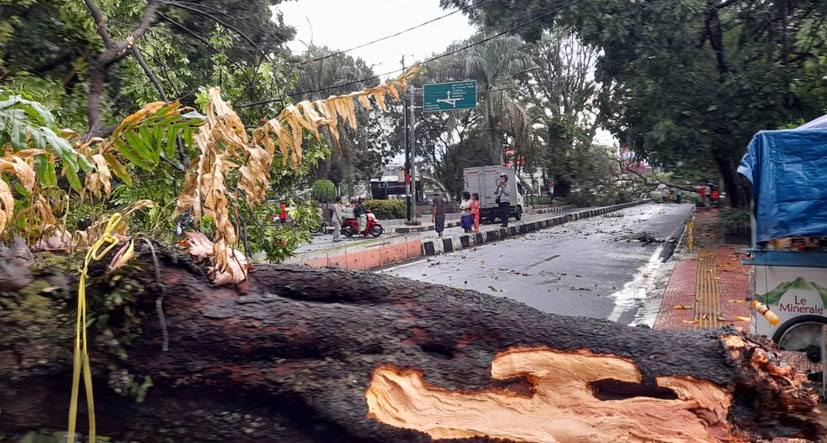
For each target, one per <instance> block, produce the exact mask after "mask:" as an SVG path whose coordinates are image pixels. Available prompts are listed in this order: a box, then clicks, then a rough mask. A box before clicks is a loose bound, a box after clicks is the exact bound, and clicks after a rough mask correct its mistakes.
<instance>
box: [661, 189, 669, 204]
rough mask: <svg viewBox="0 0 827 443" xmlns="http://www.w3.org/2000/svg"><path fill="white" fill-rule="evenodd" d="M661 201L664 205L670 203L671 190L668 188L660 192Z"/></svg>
mask: <svg viewBox="0 0 827 443" xmlns="http://www.w3.org/2000/svg"><path fill="white" fill-rule="evenodd" d="M660 201H661V202H663V203H669V188H667V187H666V186H664V187H663V188H662V189H661V190H660Z"/></svg>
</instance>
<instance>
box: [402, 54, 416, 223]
mask: <svg viewBox="0 0 827 443" xmlns="http://www.w3.org/2000/svg"><path fill="white" fill-rule="evenodd" d="M402 70H403V71H404V70H405V56H404V55H403V56H402ZM402 107H403V110H402V124H403V125H405V194H406V195H405V200H406V202H407V205H406V206H407V209H408V210H407V221H406V222H405V224H407V225H418V224H419V218H418V217H417V216H416V135H415V132H414V131H415V129H416V114H415V109H416V88H414V87H413V86H411V87H410V88H408V91H407V92H405V96H404V97H403V100H402ZM409 113H410V115H409Z"/></svg>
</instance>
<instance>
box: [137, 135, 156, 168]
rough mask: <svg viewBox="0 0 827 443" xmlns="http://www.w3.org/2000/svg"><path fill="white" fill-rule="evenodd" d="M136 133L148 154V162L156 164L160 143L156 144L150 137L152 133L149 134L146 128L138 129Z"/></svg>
mask: <svg viewBox="0 0 827 443" xmlns="http://www.w3.org/2000/svg"><path fill="white" fill-rule="evenodd" d="M138 133H139V134H140V138H141V140H142V141H143V142H144V145H145V146H146V148H147V151H148V152H149V155H150V160H152V163H154V164H157V163H158V160H160V157H161V147H160V146H159V145H160V142H156V140H155V139H154V137H153V136H152V132H150V130H149V128H147V127H146V126H141V127H139V128H138Z"/></svg>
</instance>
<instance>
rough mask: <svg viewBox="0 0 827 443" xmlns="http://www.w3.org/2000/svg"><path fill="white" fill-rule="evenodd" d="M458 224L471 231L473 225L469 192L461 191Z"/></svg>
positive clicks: (466, 230)
mask: <svg viewBox="0 0 827 443" xmlns="http://www.w3.org/2000/svg"><path fill="white" fill-rule="evenodd" d="M459 213H460V219H459V221H460V225H462V229H463V230H464V231H465V232H471V228H472V227H473V226H474V216H473V215H471V193H470V192H468V191H463V193H462V202H460V204H459Z"/></svg>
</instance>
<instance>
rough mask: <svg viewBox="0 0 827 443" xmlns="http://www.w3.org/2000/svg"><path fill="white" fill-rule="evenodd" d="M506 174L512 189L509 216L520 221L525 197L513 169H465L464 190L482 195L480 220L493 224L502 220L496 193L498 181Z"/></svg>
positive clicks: (496, 167) (483, 167) (498, 167)
mask: <svg viewBox="0 0 827 443" xmlns="http://www.w3.org/2000/svg"><path fill="white" fill-rule="evenodd" d="M503 174H505V176H506V177H508V185H509V187H510V188H511V201H510V202H509V203H511V205H510V206H509V209H508V216H509V217H514V218H515V219H517V220H519V219H521V218H523V195H522V193H521V192H520V186H519V184H518V183H517V180H516V178H517V177H516V173H515V172H514V169H513V168H507V167H505V166H478V167H475V168H465V169H464V170H463V177H464V178H465V188H464V189H463V190H465V191H468V192H470V193H471V194H474V193H475V192H476V193H477V194H479V195H480V220H488V221H489V222H491V223H493V222H495V221H496V220H497V219H498V218H500V210H499V205H497V201H496V200H497V196H496V195H494V191H495V190H496V189H497V180H499V178H500V176H501V175H503Z"/></svg>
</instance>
